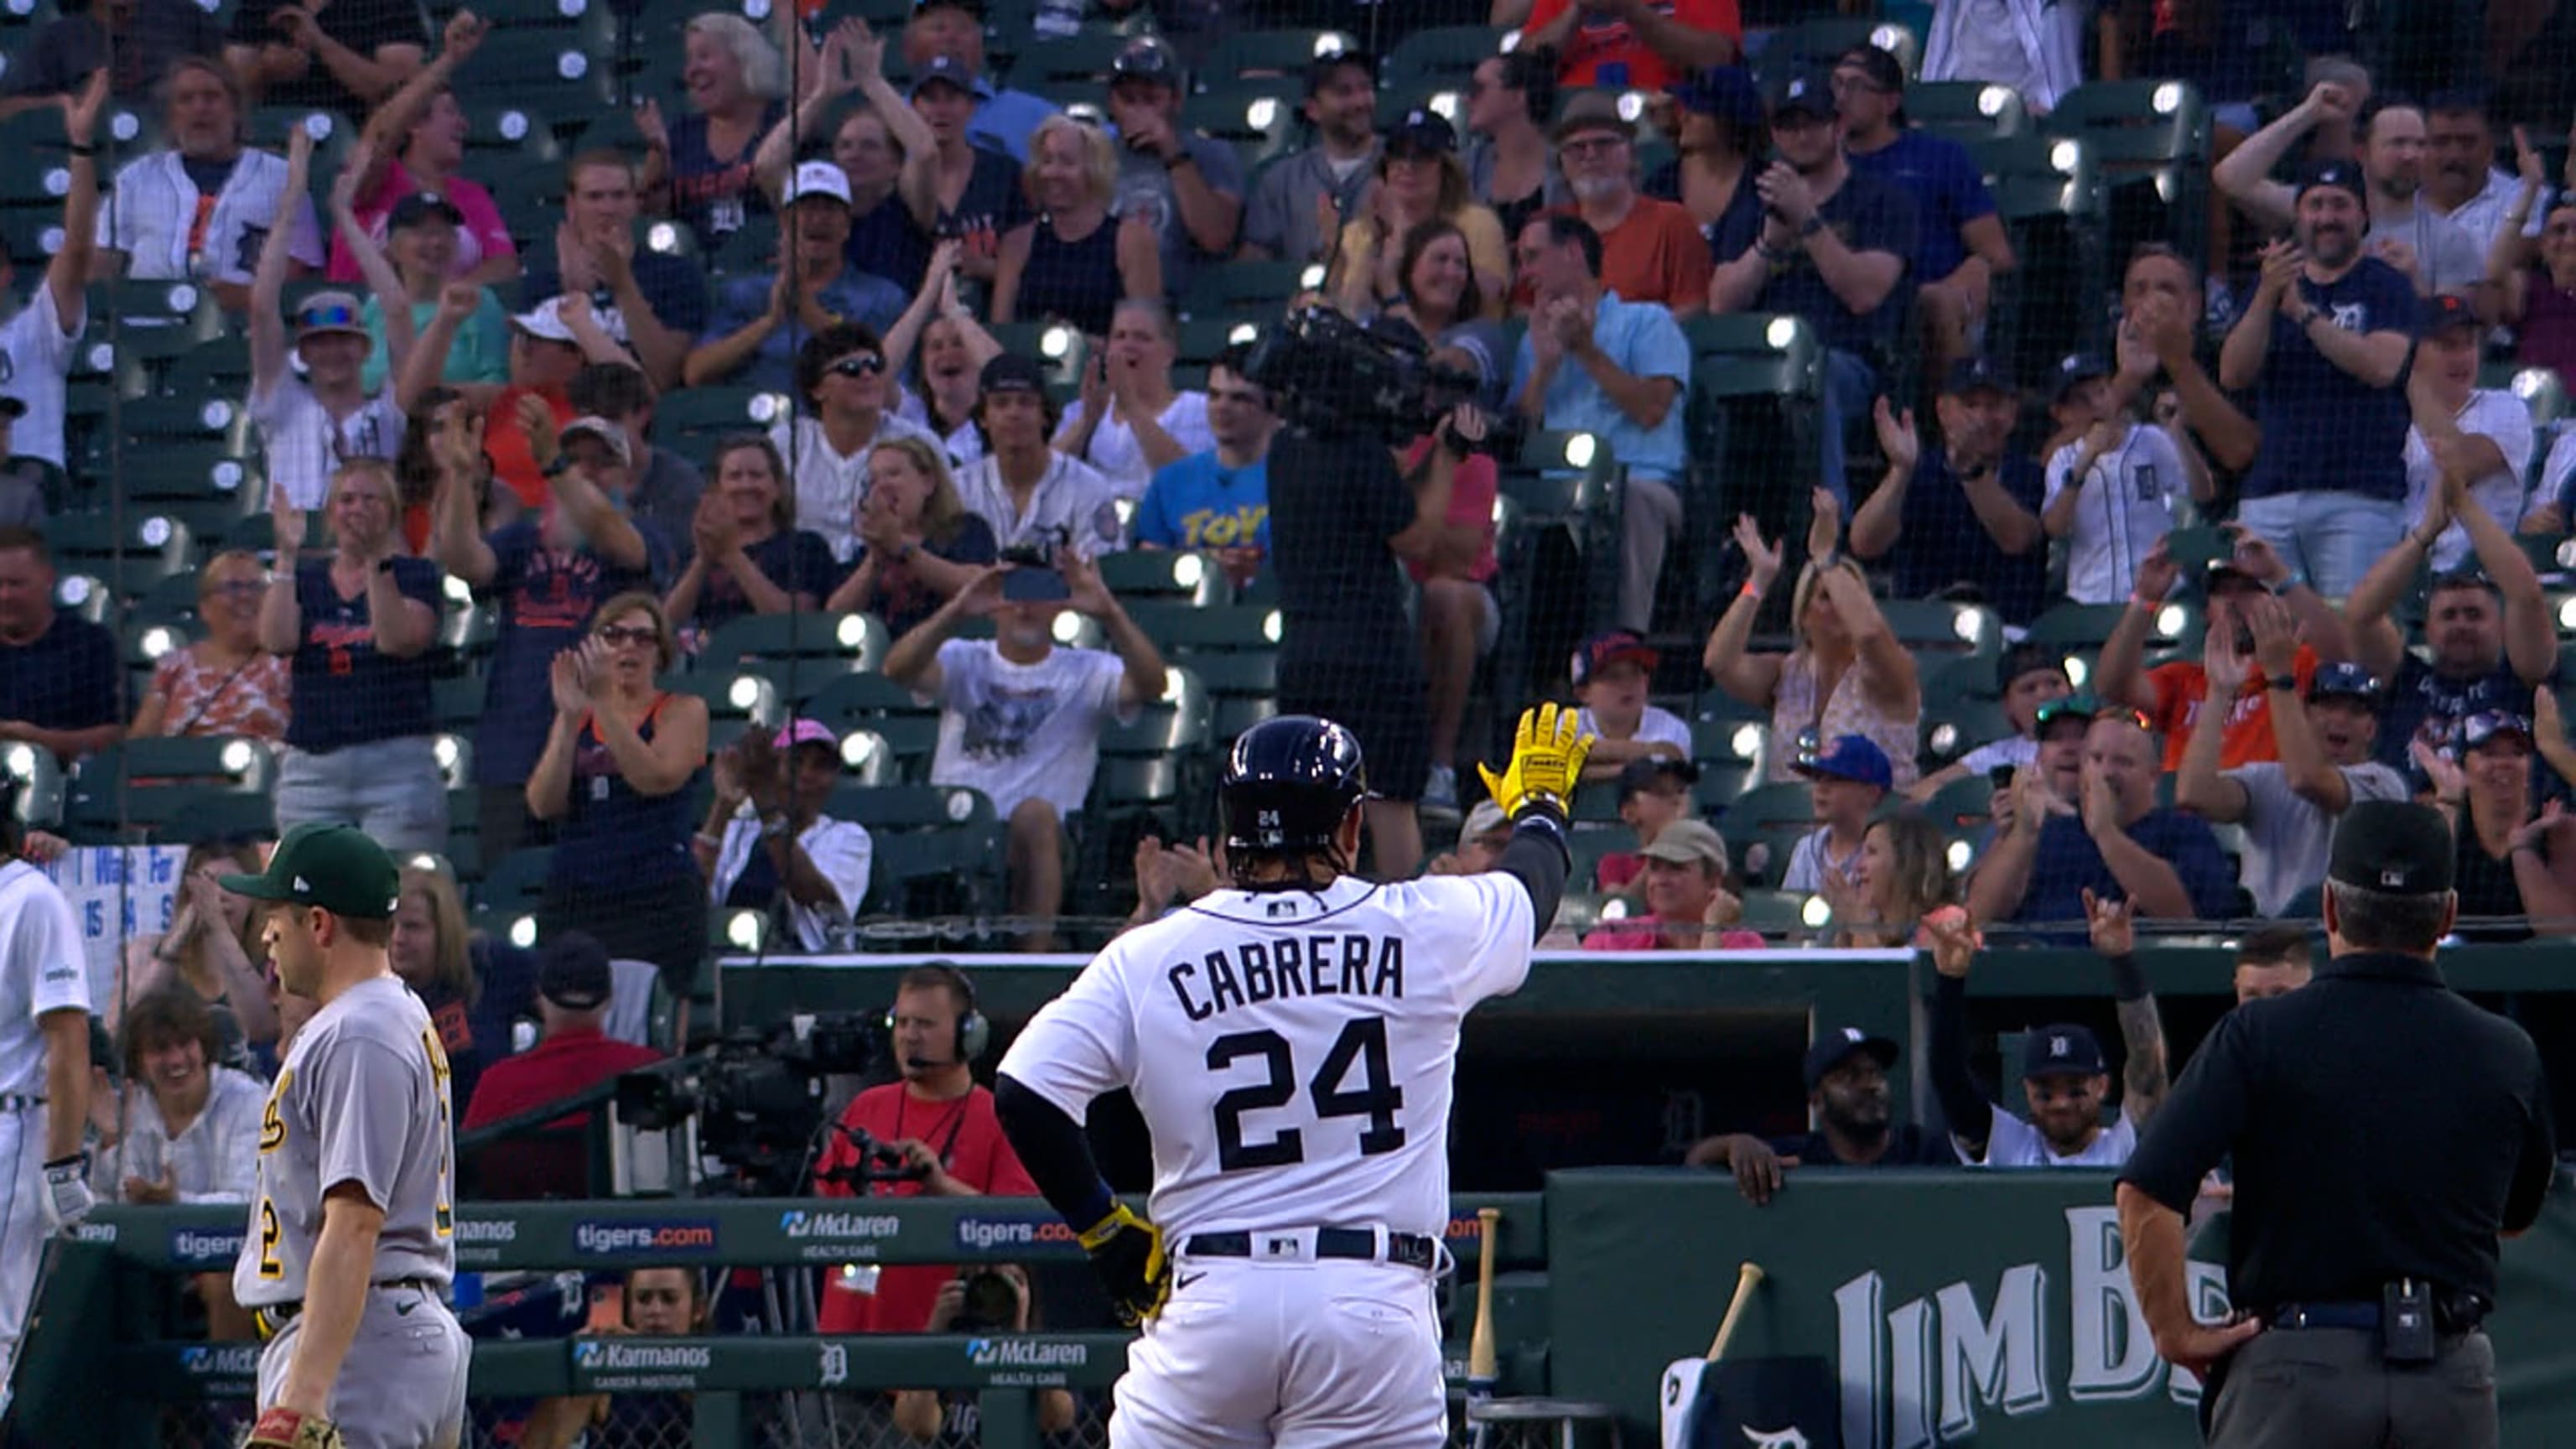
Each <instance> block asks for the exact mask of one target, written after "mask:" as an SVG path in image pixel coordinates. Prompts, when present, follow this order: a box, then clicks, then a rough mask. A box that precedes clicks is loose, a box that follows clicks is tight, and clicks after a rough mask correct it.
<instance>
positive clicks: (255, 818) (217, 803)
mask: <svg viewBox="0 0 2576 1449" xmlns="http://www.w3.org/2000/svg"><path fill="white" fill-rule="evenodd" d="M276 838H277V807H276V805H275V804H274V803H273V802H271V801H270V799H269V797H268V795H267V794H266V793H265V792H259V791H248V790H208V791H204V792H202V793H200V794H198V795H197V796H196V798H194V799H192V800H190V801H188V802H187V803H186V804H185V805H182V806H180V807H179V808H178V809H177V810H175V811H173V812H171V815H170V818H169V820H168V821H167V822H166V823H164V824H163V825H162V827H161V828H160V829H159V830H158V831H156V832H154V839H155V840H156V841H157V842H158V843H159V844H162V845H198V844H202V843H206V842H210V841H218V840H274V839H276Z"/></svg>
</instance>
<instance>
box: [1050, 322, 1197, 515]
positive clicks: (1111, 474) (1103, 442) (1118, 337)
mask: <svg viewBox="0 0 2576 1449" xmlns="http://www.w3.org/2000/svg"><path fill="white" fill-rule="evenodd" d="M1178 340H1179V339H1178V334H1177V333H1176V332H1175V331H1174V330H1173V323H1172V314H1171V313H1170V312H1168V311H1166V310H1164V307H1163V304H1162V303H1160V302H1157V301H1152V300H1150V299H1145V298H1138V297H1130V298H1128V299H1127V300H1125V301H1123V302H1120V303H1119V304H1118V310H1117V313H1116V315H1115V316H1114V317H1112V319H1111V320H1110V324H1109V341H1108V344H1107V345H1106V346H1105V347H1103V348H1102V349H1101V350H1100V352H1099V353H1098V354H1097V355H1095V356H1094V357H1093V359H1092V362H1091V365H1090V366H1089V367H1087V368H1085V369H1084V370H1083V375H1082V397H1081V398H1080V400H1079V401H1077V402H1075V404H1074V405H1073V407H1072V409H1071V410H1069V411H1068V412H1066V414H1065V417H1064V425H1063V426H1062V427H1060V428H1058V429H1056V434H1055V446H1056V450H1057V451H1059V452H1062V453H1067V454H1070V455H1071V456H1073V457H1076V458H1080V459H1081V460H1083V461H1084V462H1086V463H1089V464H1090V465H1091V466H1092V467H1094V468H1096V469H1098V470H1100V476H1101V477H1103V478H1106V479H1108V480H1109V486H1110V488H1111V489H1112V490H1113V491H1115V492H1116V493H1117V495H1118V496H1119V497H1120V498H1124V499H1130V500H1133V499H1136V498H1140V497H1142V496H1144V492H1145V485H1147V484H1149V483H1151V482H1153V481H1154V470H1156V469H1158V468H1162V467H1166V466H1168V465H1170V464H1172V463H1177V462H1179V461H1180V460H1181V459H1183V458H1186V457H1188V456H1190V455H1191V454H1192V453H1205V452H1208V451H1210V450H1212V449H1214V448H1215V447H1216V434H1215V433H1213V432H1210V431H1209V430H1208V415H1207V413H1208V409H1207V403H1208V400H1207V394H1206V393H1203V392H1184V391H1179V390H1177V389H1175V388H1174V387H1173V386H1172V358H1173V354H1174V351H1175V349H1176V346H1177V344H1178Z"/></svg>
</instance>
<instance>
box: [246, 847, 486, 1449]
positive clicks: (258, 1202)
mask: <svg viewBox="0 0 2576 1449" xmlns="http://www.w3.org/2000/svg"><path fill="white" fill-rule="evenodd" d="M223 886H224V889H226V890H228V891H232V892H234V893H236V894H239V895H245V896H249V897H251V898H252V899H254V900H259V901H266V902H269V903H270V904H269V910H268V920H267V924H266V925H265V926H264V927H263V928H262V934H263V936H264V937H265V939H266V940H267V942H268V951H269V959H270V961H271V962H272V963H274V964H275V966H276V967H277V979H278V981H279V983H280V984H282V985H283V986H284V987H285V988H286V989H287V990H288V991H291V992H294V993H295V994H296V995H299V996H306V997H310V998H312V999H313V1000H315V1001H317V1002H320V1003H321V1009H320V1010H319V1011H317V1012H315V1013H314V1015H313V1019H312V1020H311V1021H308V1022H306V1023H305V1024H304V1027H303V1029H302V1030H300V1031H298V1032H297V1033H296V1034H295V1041H294V1043H293V1044H292V1045H290V1046H289V1047H288V1048H287V1049H286V1060H285V1061H284V1062H283V1063H281V1064H280V1065H279V1067H278V1073H277V1083H276V1085H275V1087H273V1088H272V1089H271V1090H270V1092H269V1098H268V1110H267V1112H266V1114H265V1115H264V1116H263V1117H262V1118H261V1123H260V1134H259V1187H258V1192H257V1193H256V1194H255V1195H254V1196H253V1197H252V1199H251V1207H250V1233H249V1236H248V1238H247V1239H246V1240H245V1241H244V1242H243V1244H242V1254H241V1260H240V1261H239V1262H237V1263H235V1264H234V1265H233V1293H234V1295H235V1296H236V1297H238V1298H239V1299H240V1300H241V1303H242V1305H243V1306H244V1307H246V1308H250V1309H253V1310H255V1316H256V1318H257V1321H258V1323H259V1329H260V1336H261V1337H262V1338H263V1339H265V1340H266V1341H267V1347H265V1348H264V1349H262V1350H261V1351H260V1356H259V1411H260V1412H259V1419H258V1421H257V1423H256V1424H255V1425H254V1426H253V1427H252V1429H251V1432H250V1438H249V1439H248V1441H247V1442H246V1446H245V1449H339V1446H342V1445H346V1446H347V1449H455V1446H456V1444H457V1442H458V1440H459V1438H460V1436H461V1435H462V1434H463V1433H464V1428H465V1366H466V1359H467V1356H468V1353H469V1348H468V1345H467V1342H466V1338H465V1330H464V1329H463V1328H462V1327H460V1326H459V1325H458V1324H457V1322H456V1318H455V1315H453V1314H451V1313H450V1312H448V1309H447V1305H446V1303H445V1302H444V1301H442V1300H443V1295H444V1294H445V1293H446V1291H447V1287H448V1284H449V1283H450V1282H451V1281H453V1279H454V1278H455V1276H456V1240H455V1202H456V1136H455V1129H454V1126H453V1122H454V1109H453V1105H452V1103H451V1102H450V1100H449V1093H448V1068H447V1051H446V1048H445V1047H444V1046H443V1045H442V1044H441V1042H440V1039H439V1034H438V1028H437V1027H436V1026H435V1025H433V1024H432V1023H431V1021H430V1018H429V1011H428V1008H426V1007H424V1006H423V1005H421V1001H420V998H419V997H417V996H415V995H413V994H412V992H411V988H410V987H407V986H405V985H404V984H403V982H402V978H401V977H399V976H396V975H395V974H394V971H393V966H392V964H391V962H390V961H388V960H387V959H386V956H385V943H386V941H387V940H388V939H389V938H390V936H391V934H392V922H393V913H394V900H395V897H396V896H398V895H399V894H400V893H401V890H402V877H401V874H400V872H398V871H397V870H396V869H395V868H394V862H393V858H392V857H391V856H389V855H387V854H385V851H384V847H382V846H380V845H378V844H376V843H375V842H374V841H373V840H370V839H368V838H367V836H366V835H365V834H364V833H362V832H361V831H359V830H358V829H357V828H355V827H354V826H348V825H325V824H311V825H299V826H297V827H295V828H294V829H293V830H290V831H288V832H287V833H286V838H285V839H283V840H281V841H279V842H278V843H277V851H276V853H275V854H274V855H271V856H270V857H269V862H268V869H267V870H266V871H264V872H262V873H261V874H259V875H228V876H225V877H224V878H223Z"/></svg>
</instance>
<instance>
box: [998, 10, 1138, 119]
mask: <svg viewBox="0 0 2576 1449" xmlns="http://www.w3.org/2000/svg"><path fill="white" fill-rule="evenodd" d="M1127 40H1128V37H1126V36H1124V35H1121V34H1119V33H1118V32H1117V31H1114V30H1102V29H1097V28H1094V27H1091V26H1084V27H1083V28H1082V29H1081V30H1080V31H1078V32H1076V33H1075V34H1072V35H1069V36H1066V37H1065V38H1064V39H1062V40H1050V41H1048V42H1046V43H1045V44H1044V45H1033V46H1030V47H1029V48H1028V49H1026V50H1025V51H1023V52H1022V53H1021V54H1020V56H1019V58H1018V59H1017V60H1016V61H1014V62H1013V63H1012V66H1011V84H1012V85H1014V86H1017V87H1019V88H1020V89H1022V90H1031V91H1041V92H1053V91H1072V92H1077V93H1079V95H1080V96H1081V97H1082V98H1083V99H1088V100H1091V101H1093V102H1094V103H1097V102H1098V101H1099V99H1100V96H1101V95H1102V93H1103V92H1104V91H1106V89H1107V88H1108V85H1109V71H1110V67H1111V66H1112V65H1114V64H1115V63H1116V62H1117V60H1118V52H1120V51H1122V50H1124V49H1126V48H1127Z"/></svg>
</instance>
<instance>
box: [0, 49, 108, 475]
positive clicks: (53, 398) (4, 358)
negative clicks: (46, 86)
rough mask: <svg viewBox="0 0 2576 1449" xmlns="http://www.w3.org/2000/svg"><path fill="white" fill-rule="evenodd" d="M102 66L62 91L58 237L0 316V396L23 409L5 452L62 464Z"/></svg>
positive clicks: (89, 224) (5, 297)
mask: <svg viewBox="0 0 2576 1449" xmlns="http://www.w3.org/2000/svg"><path fill="white" fill-rule="evenodd" d="M107 94H108V87H107V72H106V71H105V70H100V71H96V72H93V73H92V74H91V76H90V79H89V84H88V85H87V86H85V87H83V88H82V91H81V93H80V94H79V95H78V96H66V97H63V98H62V107H63V134H64V136H65V137H66V138H68V140H69V142H70V147H71V157H70V164H69V167H68V170H67V173H66V174H67V175H68V176H69V177H70V184H69V185H68V186H67V187H66V188H65V189H64V194H63V245H62V250H60V251H58V252H56V253H54V256H53V260H51V261H49V262H47V263H46V264H45V280H44V283H43V285H41V286H39V287H37V288H36V289H35V290H34V291H33V292H31V293H29V294H28V296H27V304H26V305H25V306H23V307H20V308H18V309H17V310H16V311H14V312H12V313H10V314H8V316H7V319H6V320H5V321H0V397H8V398H14V399H16V400H17V402H18V404H19V406H20V407H21V408H22V409H24V411H23V412H22V413H21V414H20V415H19V416H18V417H17V419H16V420H15V422H14V423H13V425H12V426H11V427H10V429H9V448H8V456H10V457H27V458H42V459H44V460H45V461H46V462H48V463H51V464H53V465H54V466H55V467H57V468H59V467H62V466H63V398H64V394H65V392H66V390H67V389H66V379H68V378H69V377H70V375H71V370H72V353H73V349H74V348H76V347H77V346H79V344H80V336H81V329H82V328H83V327H85V326H87V325H88V324H89V305H88V293H87V292H86V291H85V290H84V289H85V288H86V287H87V286H88V285H89V267H90V257H91V255H92V252H91V237H92V236H93V235H94V234H95V232H96V231H97V228H98V160H97V154H98V153H97V151H96V148H95V147H93V146H92V145H91V142H90V137H91V135H92V134H93V133H94V132H95V130H96V127H97V124H98V113H99V111H100V109H101V108H102V107H104V106H105V105H106V103H107ZM9 272H10V269H9V257H8V254H7V252H6V251H4V250H0V308H5V307H7V306H9V299H10V298H12V297H15V296H16V295H17V291H16V289H15V288H14V287H13V286H11V284H10V275H9Z"/></svg>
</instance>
